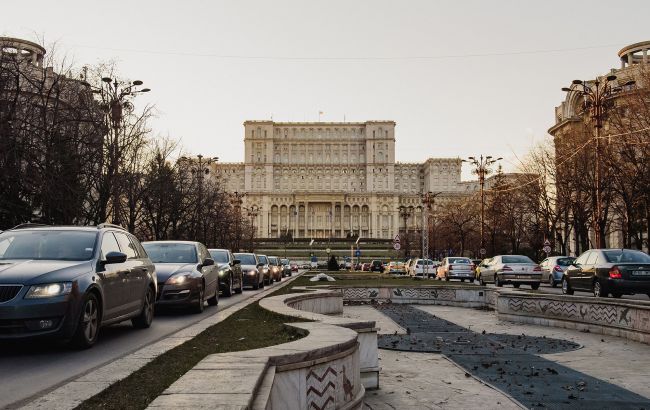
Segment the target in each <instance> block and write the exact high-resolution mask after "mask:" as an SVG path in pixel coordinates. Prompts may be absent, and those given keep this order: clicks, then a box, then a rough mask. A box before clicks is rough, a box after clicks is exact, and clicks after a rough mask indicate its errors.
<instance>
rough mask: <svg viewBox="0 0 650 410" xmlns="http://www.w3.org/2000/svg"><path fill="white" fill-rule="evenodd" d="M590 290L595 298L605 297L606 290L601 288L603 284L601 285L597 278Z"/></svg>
mask: <svg viewBox="0 0 650 410" xmlns="http://www.w3.org/2000/svg"><path fill="white" fill-rule="evenodd" d="M591 291H592V292H593V293H594V296H595V297H597V298H606V297H607V292H606V291H605V289H603V285H601V284H600V282H599V281H598V280H596V281H594V284H593V286H592V288H591Z"/></svg>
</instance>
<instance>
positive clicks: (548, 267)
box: [539, 256, 576, 287]
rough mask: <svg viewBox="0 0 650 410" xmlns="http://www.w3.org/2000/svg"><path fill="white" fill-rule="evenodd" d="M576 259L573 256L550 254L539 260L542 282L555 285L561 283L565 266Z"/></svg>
mask: <svg viewBox="0 0 650 410" xmlns="http://www.w3.org/2000/svg"><path fill="white" fill-rule="evenodd" d="M575 260H576V258H574V257H573V256H550V257H548V258H546V259H544V260H543V261H542V262H540V264H539V266H540V267H541V268H542V282H544V283H548V284H549V285H550V286H552V287H556V286H557V285H558V283H562V276H564V271H565V270H566V268H568V267H569V266H571V265H572V264H573V262H574V261H575Z"/></svg>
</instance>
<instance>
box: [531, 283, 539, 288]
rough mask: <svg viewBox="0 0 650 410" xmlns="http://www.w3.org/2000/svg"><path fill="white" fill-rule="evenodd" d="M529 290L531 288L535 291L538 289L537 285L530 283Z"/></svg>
mask: <svg viewBox="0 0 650 410" xmlns="http://www.w3.org/2000/svg"><path fill="white" fill-rule="evenodd" d="M530 288H531V289H532V290H537V289H539V283H531V284H530Z"/></svg>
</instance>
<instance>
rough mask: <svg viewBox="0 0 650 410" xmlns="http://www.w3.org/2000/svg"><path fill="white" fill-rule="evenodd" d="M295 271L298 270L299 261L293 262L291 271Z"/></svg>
mask: <svg viewBox="0 0 650 410" xmlns="http://www.w3.org/2000/svg"><path fill="white" fill-rule="evenodd" d="M293 272H298V263H297V262H291V273H292V274H293Z"/></svg>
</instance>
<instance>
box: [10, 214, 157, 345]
mask: <svg viewBox="0 0 650 410" xmlns="http://www.w3.org/2000/svg"><path fill="white" fill-rule="evenodd" d="M156 292H157V282H156V272H155V268H154V265H153V263H151V260H149V257H148V256H147V253H146V252H145V250H144V249H143V248H142V245H140V242H139V241H138V240H137V239H136V238H135V237H134V236H133V235H131V234H130V233H128V232H126V231H125V230H124V229H122V228H121V227H119V226H115V225H109V224H101V225H99V226H96V227H95V226H91V227H71V226H38V225H33V224H24V225H19V226H18V227H16V228H13V229H10V230H7V231H4V232H2V233H1V234H0V339H21V338H33V337H53V338H57V339H64V340H70V341H72V342H73V343H74V344H75V345H77V346H78V347H82V348H87V347H91V346H92V345H94V344H95V342H96V341H97V336H98V335H99V329H100V328H101V327H102V326H104V325H108V324H111V323H117V322H121V321H124V320H127V319H130V320H131V321H132V323H133V325H134V326H135V327H137V328H147V327H149V326H150V325H151V322H152V320H153V315H154V303H155V301H156Z"/></svg>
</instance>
